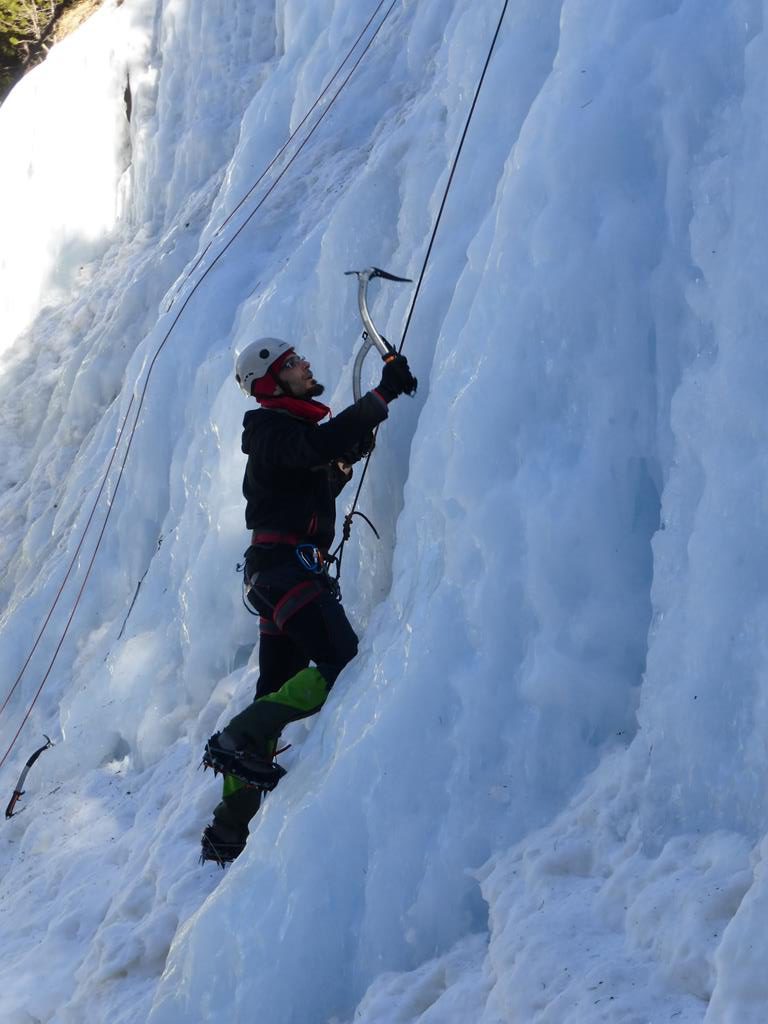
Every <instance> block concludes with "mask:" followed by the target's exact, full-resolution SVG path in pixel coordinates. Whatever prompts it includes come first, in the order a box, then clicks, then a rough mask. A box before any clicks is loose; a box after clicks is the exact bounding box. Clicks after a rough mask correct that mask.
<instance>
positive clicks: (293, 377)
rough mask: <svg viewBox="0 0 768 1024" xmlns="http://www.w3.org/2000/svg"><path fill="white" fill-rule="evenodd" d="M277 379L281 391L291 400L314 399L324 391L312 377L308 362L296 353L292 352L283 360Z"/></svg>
mask: <svg viewBox="0 0 768 1024" xmlns="http://www.w3.org/2000/svg"><path fill="white" fill-rule="evenodd" d="M277 379H278V380H279V381H280V387H281V388H282V389H283V391H285V392H286V394H288V395H291V396H292V397H293V398H315V397H316V396H317V395H322V393H323V391H325V388H324V387H323V385H322V384H318V383H317V381H316V380H315V378H314V377H313V376H312V367H311V366H310V365H309V362H308V361H307V360H306V359H305V358H304V357H303V356H300V355H298V353H296V352H292V353H291V354H290V355H289V356H288V358H287V359H286V360H285V362H284V363H283V365H282V366H281V368H280V372H279V373H278V375H277Z"/></svg>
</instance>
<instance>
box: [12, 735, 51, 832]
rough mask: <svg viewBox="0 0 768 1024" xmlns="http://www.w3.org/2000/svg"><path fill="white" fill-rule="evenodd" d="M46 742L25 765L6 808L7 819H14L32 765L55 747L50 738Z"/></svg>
mask: <svg viewBox="0 0 768 1024" xmlns="http://www.w3.org/2000/svg"><path fill="white" fill-rule="evenodd" d="M43 736H45V733H43ZM45 740H46V742H45V743H44V744H43V746H42V747H40V748H39V749H38V750H36V751H35V752H34V754H33V755H32V756H31V757H30V758H29V760H28V761H27V763H26V764H25V765H24V768H23V770H22V773H21V775H20V776H19V781H18V782H17V783H16V789H14V791H13V796H12V797H11V799H10V800H9V801H8V806H7V807H6V808H5V816H6V818H12V817H13V810H14V808H15V807H16V804H17V803H18V802H19V799H20V798H21V797H22V796H23V795H24V790H23V789H22V788H21V787H22V786H23V785H24V780H25V779H26V777H27V773H28V772H29V769H30V768H31V767H32V765H33V764H34V763H35V761H36V760H37V759H38V757H40V755H41V754H42V752H43V751H44V750H48V749H49V747H52V746H53V740H52V739H51V738H50V737H49V736H45Z"/></svg>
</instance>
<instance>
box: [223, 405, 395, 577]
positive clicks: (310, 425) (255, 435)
mask: <svg viewBox="0 0 768 1024" xmlns="http://www.w3.org/2000/svg"><path fill="white" fill-rule="evenodd" d="M386 418H387V404H386V402H385V401H384V400H383V399H382V398H380V397H379V395H378V394H376V393H375V392H373V391H369V392H368V393H367V394H365V395H363V397H362V398H361V399H360V401H359V402H355V403H354V405H350V406H348V407H347V408H346V409H344V410H343V412H340V413H339V415H338V416H334V417H333V419H331V420H330V421H329V422H328V423H323V424H320V423H314V422H311V421H309V420H305V419H301V418H299V417H298V416H294V415H292V414H291V413H288V412H284V411H283V410H277V409H255V410H252V411H250V412H247V413H246V414H245V418H244V419H243V442H242V449H243V451H244V452H245V454H246V455H247V456H248V465H247V466H246V469H245V477H244V479H243V494H244V496H245V500H246V502H247V504H246V509H245V523H246V526H247V527H248V529H249V530H253V531H255V532H256V533H257V534H258V533H279V534H286V535H294V536H295V537H297V538H299V539H300V542H312V543H313V544H316V545H317V546H318V547H319V548H321V549H322V550H327V549H328V548H329V547H330V546H331V543H332V542H333V535H334V530H335V524H336V497H337V495H338V494H339V492H340V491H341V489H342V487H343V486H344V484H345V483H346V482H347V480H348V479H349V478H348V477H347V476H345V475H344V474H343V473H342V472H341V471H340V470H339V468H338V466H337V465H336V461H337V460H342V461H344V462H348V463H350V464H351V463H352V462H356V461H357V460H358V459H359V458H360V457H361V454H363V452H364V450H365V447H366V445H369V444H370V442H371V431H372V430H373V428H374V427H375V426H376V425H377V424H379V423H381V422H382V420H385V419H386ZM294 546H295V545H294ZM261 547H262V546H261V545H259V548H260V549H261ZM279 547H281V548H282V551H276V550H274V549H273V548H272V547H271V546H270V545H268V544H265V545H264V546H263V551H262V555H263V557H259V555H258V553H256V552H254V553H253V554H254V555H255V562H256V564H255V567H261V568H266V567H267V566H268V565H270V564H275V562H276V561H279V560H280V558H281V557H288V556H286V551H289V549H288V548H284V547H283V546H282V545H279ZM290 557H292V556H290ZM259 563H260V564H259Z"/></svg>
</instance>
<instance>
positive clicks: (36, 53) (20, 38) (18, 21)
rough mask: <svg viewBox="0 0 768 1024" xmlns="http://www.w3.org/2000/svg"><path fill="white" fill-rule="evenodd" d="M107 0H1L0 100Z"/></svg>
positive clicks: (0, 101)
mask: <svg viewBox="0 0 768 1024" xmlns="http://www.w3.org/2000/svg"><path fill="white" fill-rule="evenodd" d="M102 2H103V0H59V2H58V3H57V2H56V0H0V103H2V101H3V100H4V99H5V97H6V96H7V95H8V93H9V92H10V90H11V89H12V88H13V86H14V85H15V84H16V82H17V81H18V80H19V79H20V78H21V76H22V75H23V74H25V72H27V71H28V70H29V69H30V68H32V67H34V66H35V65H36V64H39V63H40V61H42V60H45V57H46V55H47V53H48V50H49V49H50V48H51V46H52V45H53V44H54V43H55V42H56V40H58V39H63V38H64V36H65V35H67V34H68V33H69V32H71V31H73V30H74V29H75V28H77V26H78V25H79V24H81V22H82V21H84V20H85V18H87V17H88V16H89V15H90V14H92V13H93V11H95V10H96V9H97V8H98V7H99V6H100V5H101V3H102Z"/></svg>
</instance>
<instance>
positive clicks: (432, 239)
mask: <svg viewBox="0 0 768 1024" xmlns="http://www.w3.org/2000/svg"><path fill="white" fill-rule="evenodd" d="M508 6H509V0H504V6H503V7H502V9H501V14H500V15H499V20H498V23H497V25H496V31H495V32H494V34H493V39H492V40H491V45H490V47H489V49H488V55H487V56H486V58H485V64H484V65H483V70H482V72H481V74H480V78H479V80H478V83H477V87H476V89H475V95H474V97H473V99H472V104H471V106H470V108H469V113H468V114H467V119H466V121H465V122H464V130H463V131H462V133H461V139H460V140H459V145H458V148H457V150H456V154H455V156H454V158H453V163H452V165H451V170H450V173H449V175H448V181H447V183H446V186H445V190H444V192H443V198H442V200H441V202H440V208H439V210H438V212H437V217H436V218H435V223H434V226H433V228H432V234H431V236H430V239H429V244H428V246H427V252H426V255H425V256H424V262H423V263H422V265H421V272H420V273H419V278H418V281H417V282H416V288H415V290H414V293H413V299H412V300H411V305H410V308H409V310H408V315H407V317H406V321H405V327H404V329H403V336H402V338H401V339H400V344H399V345H398V348H397V351H398V352H400V353H401V352H402V351H403V347H404V345H405V339H406V336H407V334H408V328H409V327H410V326H411V320H412V318H413V313H414V310H415V309H416V303H417V301H418V298H419V293H420V292H421V285H422V282H423V281H424V275H425V274H426V272H427V265H428V263H429V258H430V256H431V255H432V248H433V246H434V244H435V238H436V237H437V231H438V228H439V227H440V222H441V220H442V218H443V211H444V210H445V204H446V202H447V200H448V193H449V192H450V190H451V185H452V184H453V179H454V175H455V174H456V168H457V166H458V163H459V157H460V156H461V151H462V149H463V148H464V142H465V140H466V138H467V133H468V132H469V126H470V124H471V123H472V117H473V115H474V113H475V107H476V106H477V101H478V98H479V96H480V90H481V89H482V88H483V82H484V81H485V75H486V72H487V71H488V66H489V64H490V63H491V57H492V56H493V51H494V49H495V48H496V42H497V40H498V38H499V33H500V32H501V26H502V24H503V23H504V16H505V15H506V13H507V7H508ZM378 431H379V428H378V427H377V428H376V430H375V431H374V439H375V438H376V435H377V434H378ZM374 450H375V446H374V448H372V449H371V451H370V452H369V453H368V455H367V456H366V459H365V465H364V466H363V471H362V473H361V474H360V482H359V483H358V485H357V490H356V492H355V497H354V498H353V500H352V508H351V510H350V512H349V513H347V516H346V519H345V522H347V521H349V522H351V520H352V516H354V515H356V514H359V513H357V512H356V510H357V504H358V501H359V500H360V492H361V491H362V489H363V482H364V481H365V477H366V474H367V473H368V464H369V463H370V461H371V456H372V455H373V452H374ZM347 540H348V537H347V536H344V537H343V538H342V541H341V543H340V544H339V545H338V547H337V548H336V550H335V551H334V557H335V558H336V560H337V564H338V566H339V572H341V558H342V555H343V554H344V545H345V544H346V542H347ZM337 575H338V574H337Z"/></svg>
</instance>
